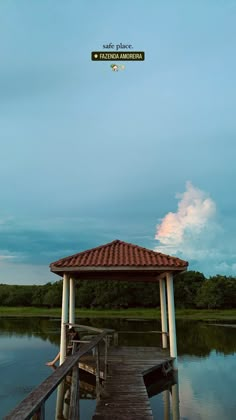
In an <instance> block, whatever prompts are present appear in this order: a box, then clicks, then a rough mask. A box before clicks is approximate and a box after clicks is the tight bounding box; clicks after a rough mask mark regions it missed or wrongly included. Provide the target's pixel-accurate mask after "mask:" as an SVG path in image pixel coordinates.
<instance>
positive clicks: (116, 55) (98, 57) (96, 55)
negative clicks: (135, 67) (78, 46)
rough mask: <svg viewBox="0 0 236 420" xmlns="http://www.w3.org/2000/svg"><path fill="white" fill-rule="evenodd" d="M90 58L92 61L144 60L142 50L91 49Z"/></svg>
mask: <svg viewBox="0 0 236 420" xmlns="http://www.w3.org/2000/svg"><path fill="white" fill-rule="evenodd" d="M91 59H92V60H93V61H109V60H110V61H113V60H116V61H144V59H145V54H144V51H135V52H124V51H119V52H104V51H93V52H92V53H91Z"/></svg>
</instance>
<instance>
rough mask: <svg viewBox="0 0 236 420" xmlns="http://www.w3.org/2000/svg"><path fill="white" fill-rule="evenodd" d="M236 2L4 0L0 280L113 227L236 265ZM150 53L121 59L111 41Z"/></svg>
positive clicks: (35, 277)
mask: <svg viewBox="0 0 236 420" xmlns="http://www.w3.org/2000/svg"><path fill="white" fill-rule="evenodd" d="M235 17H236V2H235V1H227V2H225V1H224V0H204V1H203V0H202V1H201V0H200V1H198V2H194V1H187V0H185V1H178V2H176V1H164V0H162V1H156V0H149V2H148V3H147V2H145V1H144V0H142V1H141V0H140V1H138V0H132V1H131V0H130V1H129V2H126V1H124V0H120V1H119V2H116V3H115V2H109V1H108V0H100V1H99V2H97V1H95V0H93V1H92V0H90V1H85V0H81V1H80V2H77V1H73V0H71V1H69V2H65V1H61V0H57V1H53V0H52V1H49V0H47V1H46V0H42V1H40V2H36V1H33V2H32V1H29V0H27V1H26V0H22V1H21V2H18V1H16V0H12V1H4V2H1V4H0V39H1V43H0V55H1V67H0V92H1V95H0V144H1V153H0V191H1V205H0V282H1V283H19V284H28V283H38V284H39V283H46V282H48V281H53V280H54V279H56V278H55V276H54V275H52V274H50V272H49V269H48V265H49V264H50V262H52V261H55V260H56V259H59V258H61V257H64V256H67V255H70V254H72V253H75V252H79V251H82V250H84V249H87V248H91V247H94V246H97V245H100V244H103V243H106V242H109V241H111V240H113V239H122V240H125V241H129V242H133V243H137V244H139V245H142V246H146V247H148V248H151V249H159V250H161V251H162V252H166V253H168V254H171V253H172V254H174V255H178V256H179V257H181V258H184V259H187V260H189V262H190V268H191V269H195V270H200V271H203V272H204V273H205V274H207V275H213V274H216V273H222V274H229V275H235V274H236V258H235V257H236V239H235V234H234V232H235V228H236V222H235V217H234V215H235V212H236V199H235V194H234V191H233V185H234V178H235V172H236V169H235V162H234V161H235V153H236V142H235V133H236V118H235V109H236V84H235V74H236V58H235V42H236V27H235ZM109 42H113V43H114V44H118V43H120V42H123V43H128V44H132V45H133V48H134V50H136V51H137V50H140V51H142V50H143V51H145V54H146V60H145V61H144V62H135V63H134V62H126V63H125V70H123V71H118V72H113V71H111V68H110V64H111V63H108V62H92V61H91V59H90V54H91V51H93V50H102V46H103V44H106V43H109Z"/></svg>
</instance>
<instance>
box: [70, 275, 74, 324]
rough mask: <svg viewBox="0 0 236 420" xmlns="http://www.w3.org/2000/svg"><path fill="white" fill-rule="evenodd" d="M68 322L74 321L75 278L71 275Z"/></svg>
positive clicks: (72, 322)
mask: <svg viewBox="0 0 236 420" xmlns="http://www.w3.org/2000/svg"><path fill="white" fill-rule="evenodd" d="M69 323H70V324H74V323H75V279H74V278H73V277H71V278H70V308H69Z"/></svg>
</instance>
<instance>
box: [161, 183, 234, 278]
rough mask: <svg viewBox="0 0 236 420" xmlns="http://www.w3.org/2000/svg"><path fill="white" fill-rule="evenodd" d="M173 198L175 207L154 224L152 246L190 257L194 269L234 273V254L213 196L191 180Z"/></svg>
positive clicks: (186, 257)
mask: <svg viewBox="0 0 236 420" xmlns="http://www.w3.org/2000/svg"><path fill="white" fill-rule="evenodd" d="M176 198H178V199H179V201H178V207H177V211H176V212H169V213H167V214H166V216H165V217H164V218H163V219H161V220H160V223H159V224H158V225H157V228H156V235H155V239H156V240H157V241H159V244H158V245H157V246H156V247H155V250H156V251H159V252H163V253H165V254H172V255H177V256H179V257H180V258H183V259H185V260H188V261H189V262H190V264H191V261H192V262H194V269H199V270H201V271H204V273H205V274H216V273H222V274H235V273H236V264H235V262H236V255H235V253H233V252H232V250H231V252H229V249H227V246H228V245H227V246H226V242H227V241H226V240H225V237H224V236H225V232H224V230H223V228H222V226H221V225H220V224H219V223H218V221H217V207H216V203H215V202H214V200H213V199H212V198H211V197H209V195H208V194H207V193H206V192H204V191H202V190H200V189H199V188H197V187H195V186H193V185H192V183H191V182H187V183H186V191H185V192H184V193H182V194H177V195H176ZM231 245H232V244H231ZM234 249H236V248H234ZM196 262H197V263H196ZM197 266H198V267H199V268H197ZM190 267H191V266H190Z"/></svg>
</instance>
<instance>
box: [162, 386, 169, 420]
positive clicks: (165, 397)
mask: <svg viewBox="0 0 236 420" xmlns="http://www.w3.org/2000/svg"><path fill="white" fill-rule="evenodd" d="M162 395H163V403H164V420H170V392H169V390H168V389H165V391H163V392H162Z"/></svg>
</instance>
